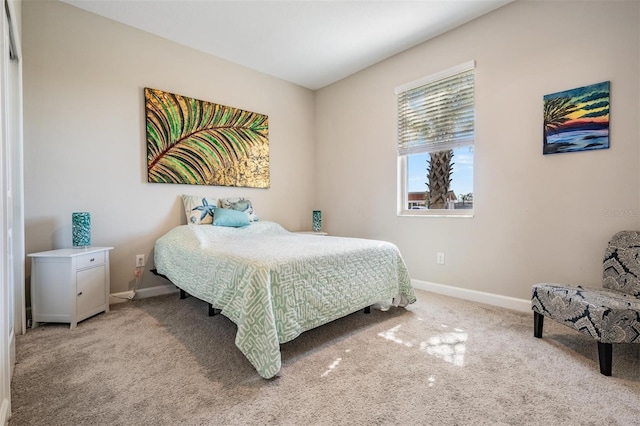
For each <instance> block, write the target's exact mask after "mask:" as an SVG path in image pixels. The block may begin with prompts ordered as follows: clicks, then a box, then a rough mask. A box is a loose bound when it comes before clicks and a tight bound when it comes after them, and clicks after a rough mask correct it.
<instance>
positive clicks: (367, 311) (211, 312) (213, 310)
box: [151, 268, 371, 317]
mask: <svg viewBox="0 0 640 426" xmlns="http://www.w3.org/2000/svg"><path fill="white" fill-rule="evenodd" d="M151 273H152V274H153V275H157V276H158V277H162V278H164V279H165V280H167V281H169V282H170V283H171V284H173V282H172V281H171V280H170V279H169V278H168V277H167V276H166V275H163V274H161V273H159V272H158V270H157V269H155V268H153V269H152V270H151ZM173 285H175V284H173ZM176 288H177V289H178V290H180V299H186V298H187V296H191V295H190V294H188V293H187V292H186V291H184V290H183V289H181V288H180V287H178V286H177V285H176ZM206 303H207V305H209V312H208V314H209V316H210V317H212V316H215V315H217V314H219V313H220V312H221V309H217V308H214V307H213V305H212V304H211V303H209V302H206ZM364 313H365V314H370V313H371V306H367V307H366V308H364Z"/></svg>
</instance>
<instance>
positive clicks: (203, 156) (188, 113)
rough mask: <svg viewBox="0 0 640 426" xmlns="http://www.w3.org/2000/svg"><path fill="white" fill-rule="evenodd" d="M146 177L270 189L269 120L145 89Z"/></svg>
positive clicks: (252, 113) (157, 179) (226, 107)
mask: <svg viewBox="0 0 640 426" xmlns="http://www.w3.org/2000/svg"><path fill="white" fill-rule="evenodd" d="M144 97H145V113H146V130H147V179H148V181H149V182H153V183H178V184H190V185H213V186H240V187H250V188H269V185H270V183H269V118H268V117H267V116H266V115H263V114H258V113H255V112H250V111H244V110H241V109H238V108H233V107H229V106H224V105H219V104H215V103H212V102H206V101H201V100H198V99H193V98H188V97H186V96H182V95H175V94H173V93H168V92H163V91H161V90H157V89H150V88H145V89H144Z"/></svg>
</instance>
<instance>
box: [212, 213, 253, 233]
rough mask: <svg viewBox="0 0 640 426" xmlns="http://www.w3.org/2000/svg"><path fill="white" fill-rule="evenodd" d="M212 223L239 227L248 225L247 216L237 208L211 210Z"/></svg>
mask: <svg viewBox="0 0 640 426" xmlns="http://www.w3.org/2000/svg"><path fill="white" fill-rule="evenodd" d="M213 224H214V226H230V227H233V228H239V227H241V226H247V225H249V217H248V216H247V215H246V214H245V213H244V212H241V211H239V210H233V209H223V208H217V209H215V211H214V212H213Z"/></svg>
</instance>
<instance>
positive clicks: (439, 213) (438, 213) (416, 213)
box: [398, 210, 474, 218]
mask: <svg viewBox="0 0 640 426" xmlns="http://www.w3.org/2000/svg"><path fill="white" fill-rule="evenodd" d="M398 216H399V217H462V218H472V217H473V216H474V213H473V210H458V211H456V210H403V211H401V212H399V213H398Z"/></svg>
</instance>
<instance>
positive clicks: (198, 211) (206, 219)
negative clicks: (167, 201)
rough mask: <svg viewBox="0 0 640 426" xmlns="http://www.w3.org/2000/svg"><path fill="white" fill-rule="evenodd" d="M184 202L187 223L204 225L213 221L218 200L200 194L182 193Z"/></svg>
mask: <svg viewBox="0 0 640 426" xmlns="http://www.w3.org/2000/svg"><path fill="white" fill-rule="evenodd" d="M182 204H183V205H184V213H185V215H186V216H187V223H189V224H194V225H204V224H209V223H211V222H213V212H214V210H215V209H216V207H218V200H217V199H216V198H208V197H203V196H200V195H182Z"/></svg>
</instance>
